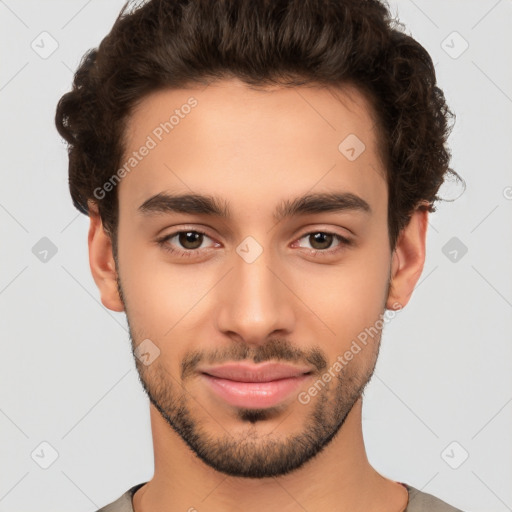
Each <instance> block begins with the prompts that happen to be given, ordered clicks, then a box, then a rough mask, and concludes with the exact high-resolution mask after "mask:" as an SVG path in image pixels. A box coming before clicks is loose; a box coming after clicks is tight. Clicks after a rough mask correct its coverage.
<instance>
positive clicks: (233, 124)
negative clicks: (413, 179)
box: [89, 79, 428, 512]
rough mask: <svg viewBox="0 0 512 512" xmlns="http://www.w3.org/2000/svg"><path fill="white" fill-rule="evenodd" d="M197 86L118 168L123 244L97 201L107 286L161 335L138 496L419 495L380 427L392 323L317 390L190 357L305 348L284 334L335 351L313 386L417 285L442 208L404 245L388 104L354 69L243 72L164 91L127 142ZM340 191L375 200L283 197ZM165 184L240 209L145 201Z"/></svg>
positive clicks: (216, 505)
mask: <svg viewBox="0 0 512 512" xmlns="http://www.w3.org/2000/svg"><path fill="white" fill-rule="evenodd" d="M190 96H194V98H196V99H197V101H198V105H197V107H195V108H194V109H193V110H192V111H191V112H190V114H188V115H187V116H185V118H184V119H181V120H180V123H179V124H178V125H177V126H175V127H174V129H173V131H172V133H170V134H168V135H166V136H165V137H164V138H163V140H162V141H161V142H159V143H158V145H157V146H156V147H155V148H154V149H152V150H151V151H150V152H149V154H148V155H147V156H146V157H145V158H144V159H143V160H142V161H141V162H140V163H139V164H138V165H137V167H136V169H134V170H133V171H132V172H130V173H129V174H127V175H126V176H125V177H124V178H123V179H122V180H121V182H120V183H119V185H118V190H117V192H118V197H119V205H120V206H119V226H118V254H117V262H116V260H115V259H114V255H113V251H112V244H111V240H110V238H109V236H108V235H107V234H106V233H105V231H104V229H103V225H102V222H101V219H100V217H99V215H98V213H97V209H96V207H95V206H94V204H92V203H91V214H90V218H91V224H90V231H89V257H90V266H91V271H92V274H93V277H94V279H95V282H96V284H97V286H98V288H99V291H100V294H101V300H102V303H103V304H104V305H105V307H107V308H109V309H111V310H113V311H125V312H126V314H127V318H128V322H129V327H130V336H131V339H132V344H133V345H132V347H133V348H135V347H136V346H137V345H138V344H139V343H141V342H142V341H143V340H145V339H150V340H151V342H152V343H153V344H154V345H155V346H157V347H158V349H159V350H160V354H159V356H158V357H157V358H156V359H155V360H154V361H153V362H151V364H149V365H147V366H146V365H144V364H142V362H141V361H140V360H139V359H138V358H136V359H135V361H136V364H137V369H138V372H139V376H140V379H141V382H142V384H143V386H144V388H145V390H146V392H147V393H148V395H149V397H150V400H151V402H150V416H151V426H152V434H153V444H154V459H155V473H154V477H153V479H152V480H151V481H150V482H148V483H147V484H146V485H145V486H143V487H142V488H141V489H139V491H138V492H137V493H136V494H135V496H134V500H133V504H134V509H135V511H136V512H149V511H150V510H159V511H162V512H171V511H173V512H174V511H186V510H198V511H199V512H201V511H204V510H208V511H211V512H221V511H222V512H231V511H235V510H236V511H238V510H244V511H247V512H256V511H258V512H259V511H261V510H276V511H277V510H279V511H281V512H282V511H285V512H295V511H297V512H298V511H304V510H308V512H317V511H321V510H322V511H324V510H336V511H339V512H343V511H347V512H348V511H351V512H358V511H361V512H362V511H365V512H369V511H387V512H391V511H397V512H398V511H403V510H405V508H406V505H407V499H408V497H407V491H406V490H405V488H403V486H401V485H400V484H398V483H397V482H394V481H392V480H390V479H388V478H386V477H384V476H383V475H381V474H379V473H378V472H377V471H376V470H375V469H374V468H373V467H372V466H371V465H370V464H369V462H368V459H367V456H366V451H365V446H364V441H363V435H362V425H361V423H362V422H361V409H362V391H363V389H364V386H365V385H366V383H367V382H368V380H369V379H370V377H371V374H372V372H373V369H374V366H375V362H376V359H377V354H378V349H379V345H380V341H381V333H380V332H379V334H378V335H377V336H374V337H373V338H371V340H370V341H369V343H368V344H367V345H366V346H365V347H364V349H363V350H361V352H360V353H358V354H357V355H355V356H354V357H353V359H352V360H351V361H350V362H349V363H348V364H347V365H346V366H345V367H344V368H343V369H342V370H341V371H339V372H337V373H336V378H334V379H332V380H331V382H329V383H328V384H327V385H326V386H325V388H323V389H322V390H321V391H319V392H318V394H316V395H315V396H313V397H311V400H310V401H309V403H307V404H303V403H300V402H299V401H298V400H297V393H293V394H292V396H290V397H288V398H287V399H286V400H285V401H283V402H282V403H281V404H280V405H279V407H275V408H270V409H268V410H262V411H252V413H253V414H250V413H251V411H250V410H247V409H241V408H238V407H234V406H231V405H229V404H227V403H225V402H223V401H222V400H221V399H220V398H218V397H217V396H216V395H214V394H213V393H212V392H211V390H210V388H209V387H208V386H207V385H206V384H205V382H204V379H202V378H201V377H200V375H199V374H198V373H197V368H198V366H197V365H196V366H193V365H192V366H191V370H190V372H189V373H188V374H187V375H185V376H183V374H182V366H181V365H182V362H183V361H185V360H187V358H189V357H190V356H191V355H192V354H199V363H198V364H205V363H207V362H208V358H209V357H210V356H214V355H215V356H216V357H217V359H216V362H218V363H220V362H228V361H239V360H242V359H244V360H246V361H251V362H254V361H258V360H273V361H284V362H290V360H289V359H287V357H288V356H287V354H288V352H286V351H285V350H284V348H290V349H291V350H292V351H294V353H295V355H296V356H297V358H296V360H295V362H296V363H297V364H311V360H310V359H308V357H309V356H311V354H315V353H316V354H320V358H319V359H317V360H316V361H317V363H318V366H317V367H316V368H315V372H314V373H313V374H312V375H311V376H310V379H309V380H307V381H306V382H305V383H304V385H301V387H300V389H298V390H297V392H299V391H307V390H308V389H309V388H310V386H311V385H312V384H313V383H314V382H315V381H317V379H318V378H319V377H321V376H322V374H324V373H325V371H326V368H325V365H327V368H328V367H332V365H333V363H334V362H335V361H336V358H337V357H338V356H339V355H342V354H344V353H345V352H346V351H347V350H348V349H349V348H350V345H351V343H352V341H353V340H354V339H356V337H357V335H358V334H359V333H361V332H362V331H364V330H365V328H368V327H370V326H373V325H375V322H376V320H378V319H379V318H381V317H380V315H382V314H384V313H385V310H386V309H389V310H394V309H399V308H400V307H404V306H405V305H406V304H407V303H408V301H409V299H410V297H411V294H412V292H413V289H414V287H415V285H416V283H417V281H418V279H419V277H420V275H421V272H422V269H423V265H424V260H425V240H426V231H427V221H428V218H427V217H428V213H427V212H423V211H420V210H417V211H415V212H414V213H413V215H412V217H411V220H410V222H409V224H408V225H407V227H406V228H405V229H404V230H403V231H402V233H401V236H400V238H399V241H398V244H397V246H396V248H395V250H394V251H391V248H390V246H389V239H388V227H387V201H388V194H387V185H386V181H385V179H384V169H383V166H382V162H381V160H380V158H379V154H378V151H377V147H376V137H377V134H376V132H375V131H374V121H373V118H372V115H371V111H370V110H369V106H368V104H367V103H366V101H365V99H364V97H363V96H362V95H361V94H360V93H359V92H358V91H357V90H356V89H354V88H350V87H348V86H347V87H345V88H344V89H342V90H336V91H333V90H332V89H331V90H330V89H327V88H325V87H320V86H309V87H303V86H302V87H300V88H282V87H272V88H267V89H266V90H264V91H263V90H258V91H256V90H251V89H250V88H249V87H248V86H246V85H245V84H243V83H242V82H240V81H238V80H235V79H229V80H222V81H218V82H215V83H213V84H210V85H209V86H208V87H206V88H204V87H203V88H197V87H191V88H187V89H179V90H164V91H159V92H157V93H153V94H151V95H149V96H147V97H146V98H144V99H143V101H142V102H141V103H140V104H139V106H138V108H137V109H136V110H135V111H134V112H133V115H132V116H131V118H130V119H129V122H128V124H127V131H126V149H127V154H129V153H131V151H134V150H137V149H138V148H139V147H140V146H141V145H142V144H143V143H144V141H145V140H146V138H147V136H148V135H149V134H151V133H152V131H153V130H154V128H155V127H156V126H158V125H159V123H161V122H163V121H165V120H166V119H168V117H169V115H170V113H172V111H173V110H174V109H175V108H180V106H181V105H183V104H185V103H186V101H187V99H188V98H189V97H190ZM348 134H356V135H357V137H358V138H359V139H360V140H361V141H363V142H364V144H365V146H366V149H365V151H364V152H363V153H362V154H361V155H360V156H359V157H358V158H357V159H356V160H354V161H349V160H348V159H347V158H346V157H345V156H344V155H343V154H341V152H340V151H339V150H338V145H339V144H340V142H341V141H342V140H344V139H345V137H346V136H347V135H348ZM332 191H342V192H352V193H353V194H356V195H358V196H360V197H361V198H363V199H364V200H365V201H367V203H368V204H369V205H370V207H371V212H370V213H364V212H361V211H349V210H346V211H330V212H322V213H314V214H305V215H304V214H303V215H294V216H291V217H289V218H284V219H282V220H281V221H280V222H277V223H276V221H275V220H274V219H273V216H272V215H273V212H274V209H275V208H276V206H277V205H278V204H279V203H280V202H281V201H283V200H287V199H293V198H295V197H298V196H301V195H303V194H306V193H316V192H318V193H320V192H327V193H329V192H332ZM160 192H168V193H192V192H193V193H196V194H208V195H214V196H218V197H219V198H221V199H222V200H224V201H226V202H227V203H228V204H229V208H230V210H231V214H232V216H231V217H230V218H228V219H221V218H218V217H214V216H209V215H205V214H194V213H188V214H185V213H172V212H170V213H160V214H153V215H143V214H142V213H140V212H139V211H138V207H139V206H140V205H141V204H142V203H143V202H144V201H146V200H147V199H148V198H150V197H151V196H153V195H155V194H157V193H160ZM180 229H181V230H182V231H185V232H186V231H193V230H194V229H199V230H201V231H205V232H206V233H207V236H205V237H204V238H202V239H201V238H200V239H199V241H198V242H196V243H195V246H194V245H193V243H191V242H189V245H188V246H187V245H186V243H187V240H186V239H185V240H184V239H183V238H182V239H179V238H178V237H177V236H175V237H174V238H170V239H168V240H167V242H166V243H167V244H168V245H169V244H170V245H172V246H173V247H174V248H175V249H177V250H182V251H187V250H188V251H189V252H190V251H191V249H187V248H188V247H199V249H197V248H196V249H193V250H195V251H196V256H193V257H184V256H180V255H178V254H176V253H169V252H168V251H166V250H164V248H163V246H161V245H159V244H158V243H157V242H156V240H157V239H161V238H162V237H164V236H165V235H172V234H173V233H175V232H177V231H179V230H180ZM319 232H320V233H335V234H339V235H341V236H345V237H347V238H350V239H351V240H352V241H353V244H351V245H348V246H344V247H343V246H342V248H341V250H339V251H337V252H333V251H334V250H335V249H339V246H338V243H339V242H338V240H337V239H336V238H331V239H330V238H329V237H327V240H326V241H324V242H323V244H324V245H323V246H322V245H321V243H318V242H316V243H315V239H314V238H313V237H312V236H311V234H312V233H313V234H314V233H319ZM247 236H251V237H253V238H254V239H255V240H256V241H257V243H258V244H259V245H260V246H261V248H262V249H263V252H262V253H261V254H260V256H259V257H258V258H257V259H256V260H255V261H253V262H252V263H248V262H247V261H245V260H244V259H243V258H242V257H241V256H240V255H239V254H238V253H237V251H236V248H237V247H238V246H239V244H240V243H241V242H242V241H243V240H244V239H245V238H246V237H247ZM331 240H332V241H331ZM180 241H181V244H180ZM201 241H202V243H201ZM330 241H331V242H330ZM329 242H330V243H329ZM314 248H316V249H317V253H316V254H315V255H314V254H313V249H314ZM201 251H202V252H201ZM322 251H323V252H322ZM329 251H330V252H329ZM258 358H259V359H258ZM322 361H323V363H324V366H323V367H322V364H321V362H322ZM196 362H197V360H196ZM322 368H323V369H322ZM178 405H179V406H181V409H179V408H178ZM184 427H188V428H189V430H188V433H187V432H186V431H183V430H181V434H180V433H179V431H180V428H184ZM190 429H192V431H193V433H194V434H195V438H194V442H193V443H192V444H193V447H192V448H191V445H190V442H191V435H190V432H191V430H190ZM177 430H178V431H177ZM305 433H308V434H309V435H310V437H309V438H307V439H305V438H304V434H305ZM291 440H294V442H293V444H292V443H291ZM297 440H301V441H302V443H301V444H299V443H297ZM313 440H314V442H313ZM315 442H316V444H315ZM194 448H195V449H196V451H197V449H202V450H203V452H202V456H201V457H199V456H197V454H196V453H195V451H194ZM244 470H245V471H247V472H249V474H242V472H243V471H244ZM237 471H238V473H237ZM251 471H252V473H250V472H251ZM258 471H260V473H259V474H257V472H258ZM229 472H231V474H229Z"/></svg>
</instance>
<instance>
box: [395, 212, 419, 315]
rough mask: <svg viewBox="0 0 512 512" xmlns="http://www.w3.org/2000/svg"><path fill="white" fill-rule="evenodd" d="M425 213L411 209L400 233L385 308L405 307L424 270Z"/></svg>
mask: <svg viewBox="0 0 512 512" xmlns="http://www.w3.org/2000/svg"><path fill="white" fill-rule="evenodd" d="M428 214H429V212H428V211H427V210H423V209H416V210H414V212H413V214H412V215H411V219H410V221H409V223H408V224H407V226H405V227H404V228H403V229H402V231H401V232H400V235H399V237H398V241H397V244H396V248H395V251H394V252H393V258H392V262H391V285H390V288H389V294H388V299H387V302H386V309H390V310H397V309H401V308H403V307H405V306H406V304H407V303H408V302H409V299H410V298H411V295H412V292H413V290H414V287H415V286H416V283H417V282H418V279H419V278H420V276H421V273H422V272H423V265H424V264H425V245H426V237H427V225H428Z"/></svg>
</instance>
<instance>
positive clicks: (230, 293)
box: [216, 251, 296, 345]
mask: <svg viewBox="0 0 512 512" xmlns="http://www.w3.org/2000/svg"><path fill="white" fill-rule="evenodd" d="M233 264H234V268H233V269H232V270H231V271H230V272H229V274H228V275H227V276H226V277H227V279H224V280H223V282H222V286H221V288H220V289H219V290H218V307H217V315H216V316H217V328H218V329H219V330H220V331H221V332H222V333H223V334H224V335H227V336H229V337H231V338H234V339H238V340H239V341H243V342H245V343H248V344H251V345H258V344H263V343H265V341H267V340H268V338H269V336H272V335H274V336H277V335H279V336H285V335H289V334H290V333H291V332H293V330H294V327H295V321H296V316H295V311H294V301H293V293H292V291H290V288H289V284H288V283H287V282H286V281H287V280H288V281H289V278H288V279H287V276H286V275H284V273H283V271H282V270H280V267H279V265H278V264H277V263H276V262H275V261H274V262H272V261H270V256H269V254H268V253H267V252H266V251H263V253H262V254H261V255H260V256H259V257H258V258H257V259H256V260H255V261H252V262H251V263H248V262H247V261H245V260H244V259H243V258H241V257H239V256H238V255H234V258H233Z"/></svg>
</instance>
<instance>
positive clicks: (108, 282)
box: [88, 203, 124, 312]
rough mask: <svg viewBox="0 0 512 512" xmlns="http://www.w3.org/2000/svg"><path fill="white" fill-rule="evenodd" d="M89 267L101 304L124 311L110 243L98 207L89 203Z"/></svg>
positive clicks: (114, 309) (113, 309)
mask: <svg viewBox="0 0 512 512" xmlns="http://www.w3.org/2000/svg"><path fill="white" fill-rule="evenodd" d="M89 218H90V226H89V237H88V242H89V265H90V267H91V273H92V277H93V278H94V282H95V283H96V286H97V287H98V289H99V291H100V296H101V303H102V304H103V305H104V306H105V307H106V308H108V309H110V310H112V311H119V312H120V311H124V306H123V302H122V301H121V298H120V297H119V292H118V289H117V279H116V278H117V270H116V264H115V260H114V254H113V251H112V241H111V239H110V236H109V235H108V234H107V233H106V232H105V230H104V228H103V222H102V221H101V217H100V215H99V213H98V207H97V206H96V205H94V204H93V203H89Z"/></svg>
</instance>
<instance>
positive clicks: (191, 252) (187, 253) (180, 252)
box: [157, 229, 353, 258]
mask: <svg viewBox="0 0 512 512" xmlns="http://www.w3.org/2000/svg"><path fill="white" fill-rule="evenodd" d="M181 233H199V234H201V235H204V236H206V237H208V238H210V237H209V236H208V234H207V233H205V232H204V231H201V230H200V229H182V230H180V231H175V232H173V233H170V234H168V235H165V236H164V237H162V238H160V239H158V240H157V243H158V245H159V246H160V247H161V248H162V249H163V250H164V251H166V252H168V253H172V254H175V255H177V256H179V257H184V258H190V257H197V256H199V255H200V252H201V251H202V250H201V249H188V250H184V249H175V248H174V247H172V246H171V245H170V244H169V243H168V241H169V240H170V239H172V238H174V237H175V236H176V235H179V234H181ZM317 233H322V234H324V235H332V236H334V238H335V239H337V240H338V242H339V243H338V245H336V246H335V247H334V249H309V252H310V254H311V255H312V256H314V257H316V256H317V255H318V254H319V253H320V255H322V256H323V255H325V256H331V255H333V254H336V253H338V252H339V251H342V250H343V249H345V248H346V247H349V246H351V245H353V242H352V240H350V239H348V238H345V237H344V236H341V235H339V234H338V233H332V232H330V231H320V230H317V231H308V232H307V233H304V234H302V236H300V237H299V238H297V240H301V239H302V238H304V237H306V236H309V235H314V234H317ZM208 249H211V247H208V248H206V249H203V251H204V250H208Z"/></svg>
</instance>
